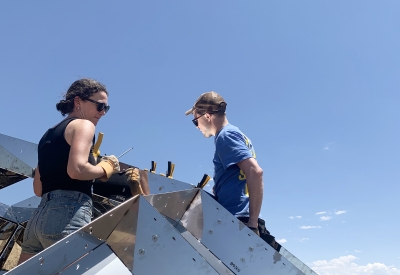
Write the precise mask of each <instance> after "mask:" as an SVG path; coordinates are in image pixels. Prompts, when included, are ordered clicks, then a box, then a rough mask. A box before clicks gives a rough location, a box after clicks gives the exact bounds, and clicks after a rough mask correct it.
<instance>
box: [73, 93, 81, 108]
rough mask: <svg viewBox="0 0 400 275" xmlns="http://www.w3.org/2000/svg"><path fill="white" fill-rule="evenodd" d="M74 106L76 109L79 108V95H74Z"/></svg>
mask: <svg viewBox="0 0 400 275" xmlns="http://www.w3.org/2000/svg"><path fill="white" fill-rule="evenodd" d="M74 107H76V108H77V109H78V110H79V109H80V108H81V98H80V97H79V96H76V97H74Z"/></svg>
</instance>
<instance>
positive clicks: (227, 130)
mask: <svg viewBox="0 0 400 275" xmlns="http://www.w3.org/2000/svg"><path fill="white" fill-rule="evenodd" d="M230 135H232V136H236V135H243V133H242V131H240V129H239V128H238V127H236V126H235V125H232V124H228V125H225V126H224V127H223V128H222V129H221V132H220V133H219V134H218V136H217V138H218V137H224V136H230Z"/></svg>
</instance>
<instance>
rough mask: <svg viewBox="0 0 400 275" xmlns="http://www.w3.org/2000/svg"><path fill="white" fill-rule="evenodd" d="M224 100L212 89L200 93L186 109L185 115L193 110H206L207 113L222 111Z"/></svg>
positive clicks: (224, 106)
mask: <svg viewBox="0 0 400 275" xmlns="http://www.w3.org/2000/svg"><path fill="white" fill-rule="evenodd" d="M226 105H227V104H226V102H225V100H224V99H223V98H222V96H220V95H219V94H217V93H216V92H214V91H211V92H207V93H204V94H202V95H201V96H200V97H199V98H198V99H197V100H196V102H195V103H194V105H193V107H192V108H190V109H189V110H187V111H186V113H185V115H187V116H188V115H190V114H193V112H194V111H195V110H202V111H206V112H207V113H211V114H212V113H218V112H220V113H222V112H225V110H226Z"/></svg>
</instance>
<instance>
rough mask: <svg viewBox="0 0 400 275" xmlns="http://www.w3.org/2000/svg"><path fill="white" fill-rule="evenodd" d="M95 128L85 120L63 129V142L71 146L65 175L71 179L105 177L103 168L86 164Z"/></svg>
mask: <svg viewBox="0 0 400 275" xmlns="http://www.w3.org/2000/svg"><path fill="white" fill-rule="evenodd" d="M94 132H95V126H94V125H93V123H92V122H90V121H89V120H86V119H75V120H73V121H71V122H70V123H69V124H68V126H67V127H66V129H65V134H64V136H65V140H66V141H67V143H68V144H69V145H70V146H71V149H70V151H69V158H68V165H67V173H68V175H69V176H70V177H71V178H72V179H77V180H92V179H96V178H100V177H102V176H104V175H105V172H104V170H103V168H101V167H100V166H94V165H92V164H90V163H89V162H88V156H89V154H90V150H91V148H92V141H93V136H94Z"/></svg>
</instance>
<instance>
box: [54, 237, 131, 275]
mask: <svg viewBox="0 0 400 275" xmlns="http://www.w3.org/2000/svg"><path fill="white" fill-rule="evenodd" d="M61 274H62V275H78V274H83V275H110V274H118V275H131V274H132V273H131V272H130V271H129V270H128V268H126V266H125V265H124V264H123V263H122V262H121V260H120V259H119V258H118V257H117V256H116V255H115V254H114V252H113V251H112V250H111V249H110V248H109V247H108V245H107V244H102V245H100V246H99V247H97V248H96V249H94V250H92V251H90V253H89V254H88V255H86V256H85V257H83V258H81V259H80V260H78V261H76V262H75V263H74V264H72V265H71V266H70V267H69V268H67V269H65V270H63V271H62V272H61V273H60V275H61Z"/></svg>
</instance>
